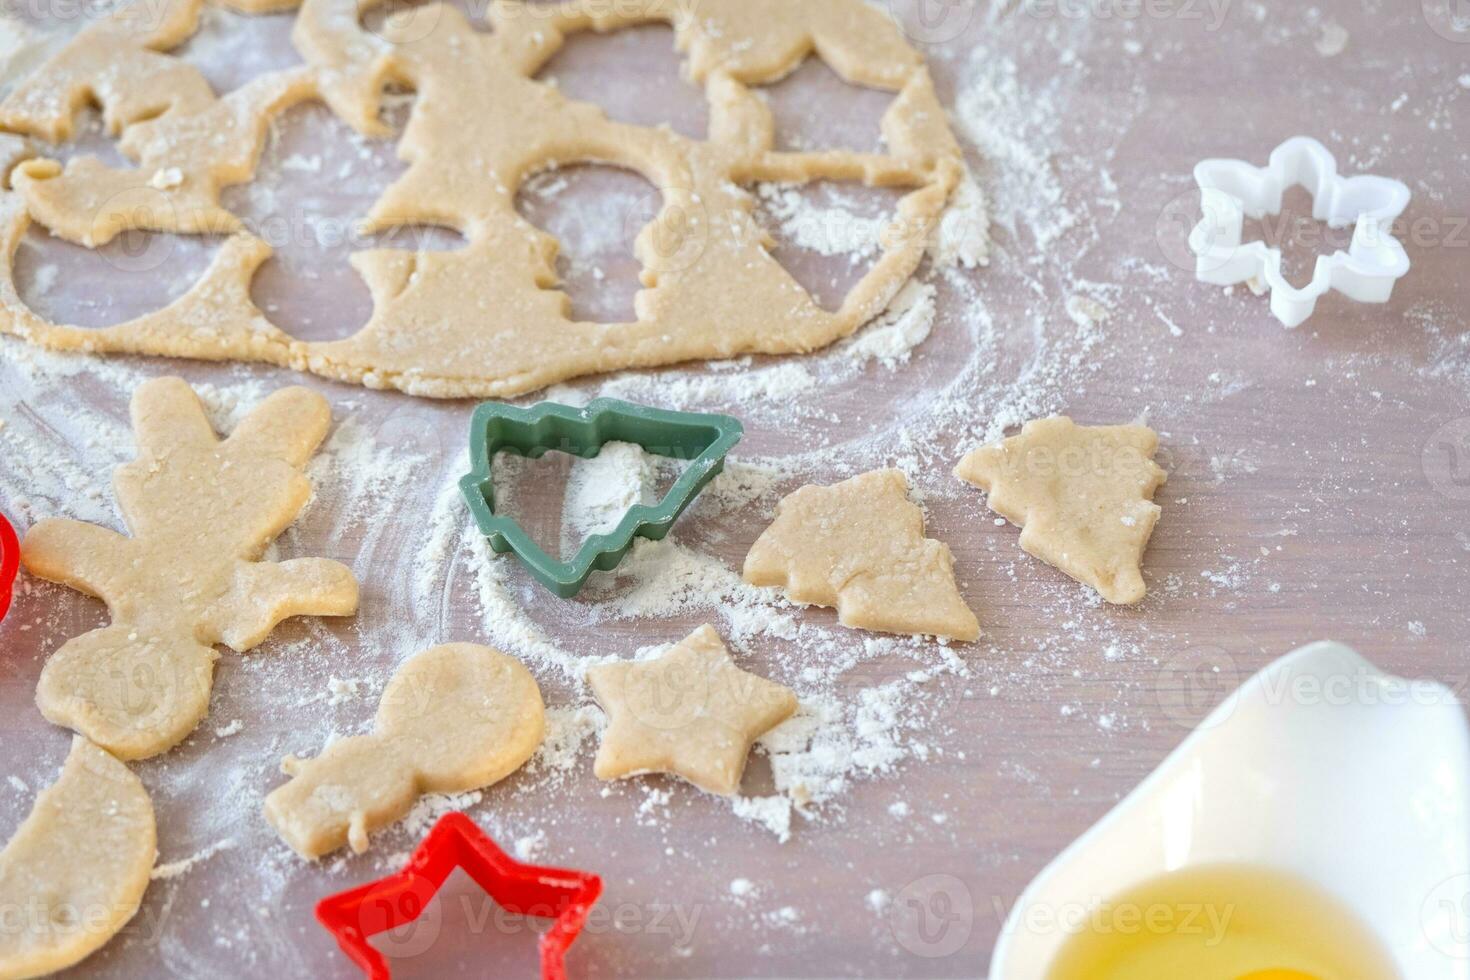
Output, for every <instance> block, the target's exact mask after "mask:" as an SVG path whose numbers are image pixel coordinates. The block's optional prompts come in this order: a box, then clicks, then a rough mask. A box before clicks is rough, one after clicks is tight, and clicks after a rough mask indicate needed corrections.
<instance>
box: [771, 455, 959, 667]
mask: <svg viewBox="0 0 1470 980" xmlns="http://www.w3.org/2000/svg"><path fill="white" fill-rule="evenodd" d="M745 581H747V582H749V583H750V584H751V585H774V586H780V587H783V588H785V590H786V597H787V598H789V599H790V600H791V601H793V602H800V603H804V604H807V605H815V606H836V607H837V618H838V620H839V621H840V622H841V623H842V624H843V625H844V626H853V627H856V628H858V629H869V630H880V631H882V632H885V633H909V634H915V633H927V634H931V635H934V636H943V637H949V638H951V639H955V640H974V639H977V638H978V637H979V636H980V623H979V622H978V621H977V620H976V619H975V614H974V613H973V612H971V611H970V607H969V606H967V605H966V604H965V600H964V599H963V598H962V597H961V596H960V592H959V588H958V587H957V586H956V585H955V580H954V556H953V555H952V554H951V553H950V550H949V547H948V546H947V545H945V544H944V543H942V542H940V541H936V540H934V539H933V538H926V537H924V512H923V511H921V510H920V509H919V508H918V507H917V506H916V505H914V504H913V503H911V502H910V501H909V499H908V481H907V480H906V479H905V478H904V475H903V473H902V472H900V471H899V470H893V469H889V470H873V471H872V472H870V473H864V474H862V475H860V476H855V477H853V478H851V479H849V480H843V481H842V482H841V483H835V484H833V485H832V486H827V487H820V486H807V487H802V488H801V489H800V490H797V491H796V492H794V493H792V494H790V495H789V496H787V497H785V498H784V499H782V500H781V502H780V503H779V504H777V505H776V519H775V520H774V521H773V522H772V523H771V526H770V527H768V528H766V529H765V531H763V532H761V536H760V537H759V538H757V539H756V542H755V544H754V545H752V546H751V549H750V553H749V554H748V555H746V556H745Z"/></svg>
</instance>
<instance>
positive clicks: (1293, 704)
mask: <svg viewBox="0 0 1470 980" xmlns="http://www.w3.org/2000/svg"><path fill="white" fill-rule="evenodd" d="M1222 862H1223V863H1235V864H1241V863H1245V864H1251V865H1256V866H1264V867H1266V868H1269V869H1273V870H1278V871H1282V872H1286V873H1290V874H1293V875H1295V876H1297V877H1299V878H1302V879H1305V880H1306V881H1308V882H1311V883H1313V884H1315V885H1317V886H1318V887H1319V888H1321V889H1322V890H1324V891H1326V892H1327V893H1328V894H1330V895H1332V896H1333V897H1335V898H1336V899H1338V900H1339V901H1340V902H1341V903H1342V904H1343V905H1345V906H1346V907H1347V908H1348V909H1349V910H1350V911H1352V912H1354V913H1355V914H1356V915H1357V917H1358V918H1359V919H1360V920H1361V921H1362V922H1364V923H1366V924H1368V925H1369V926H1370V927H1371V929H1372V932H1373V933H1374V935H1375V937H1376V939H1377V940H1378V942H1379V944H1380V945H1382V946H1383V947H1384V948H1385V949H1386V950H1387V951H1388V952H1389V953H1390V954H1391V955H1392V957H1393V960H1394V962H1395V964H1396V966H1397V967H1398V970H1399V972H1400V973H1401V974H1402V976H1403V978H1404V980H1470V726H1467V723H1466V717H1465V711H1464V709H1463V708H1462V706H1461V705H1460V704H1459V702H1458V700H1457V699H1456V697H1455V696H1454V694H1453V693H1452V692H1451V691H1450V690H1449V689H1448V688H1445V687H1443V686H1442V685H1439V684H1433V683H1430V682H1425V681H1406V680H1404V679H1403V678H1399V677H1394V676H1391V675H1389V674H1385V673H1383V672H1382V671H1380V670H1379V669H1378V668H1376V667H1374V666H1373V665H1372V664H1370V663H1369V662H1368V661H1366V660H1364V659H1363V658H1362V657H1360V656H1359V655H1358V654H1357V653H1355V652H1354V651H1352V650H1351V649H1349V648H1348V647H1345V646H1342V645H1341V644H1337V643H1314V644H1312V645H1310V646H1305V647H1302V648H1301V649H1299V650H1296V651H1294V652H1293V653H1290V654H1288V655H1287V656H1285V657H1283V658H1282V659H1280V660H1278V661H1276V662H1275V663H1273V664H1271V665H1270V666H1268V667H1266V668H1265V669H1264V670H1262V671H1261V672H1260V673H1258V674H1256V675H1255V676H1254V677H1252V678H1250V679H1249V680H1248V681H1246V682H1245V684H1243V685H1241V687H1240V689H1239V690H1237V691H1236V692H1235V693H1234V694H1232V695H1231V696H1230V697H1228V698H1227V699H1226V700H1225V701H1224V702H1223V703H1222V704H1221V705H1220V706H1219V707H1218V708H1216V709H1215V710H1214V711H1213V712H1212V713H1211V714H1210V715H1209V716H1208V717H1207V718H1206V719H1205V720H1204V721H1203V722H1201V723H1200V725H1199V727H1198V728H1197V729H1196V730H1195V731H1194V732H1193V733H1191V734H1190V736H1189V737H1188V738H1187V739H1185V741H1184V743H1183V744H1181V745H1180V746H1179V748H1177V749H1176V750H1174V752H1173V753H1172V754H1171V755H1170V756H1169V757H1168V758H1167V759H1165V760H1164V762H1163V763H1162V764H1161V765H1160V766H1159V768H1158V769H1156V770H1154V772H1153V773H1151V774H1150V775H1149V776H1148V777H1147V778H1146V779H1144V781H1143V782H1142V783H1140V784H1139V786H1138V788H1137V789H1135V790H1134V791H1133V792H1132V793H1130V794H1129V795H1128V796H1127V797H1126V798H1125V799H1124V800H1123V801H1122V802H1120V803H1119V804H1118V805H1117V806H1116V807H1114V808H1113V810H1112V811H1111V812H1110V813H1108V815H1107V816H1105V817H1103V818H1102V820H1100V821H1098V823H1097V824H1096V825H1095V826H1093V827H1092V828H1091V829H1090V830H1088V831H1087V832H1086V833H1085V834H1083V835H1082V836H1081V837H1079V838H1078V839H1077V840H1076V841H1075V842H1073V843H1072V845H1071V846H1070V847H1068V848H1067V849H1066V850H1065V851H1063V852H1062V854H1061V855H1060V856H1058V857H1057V858H1056V860H1054V861H1053V862H1052V863H1051V864H1050V865H1049V866H1047V868H1046V869H1045V870H1043V871H1042V872H1041V874H1039V875H1038V876H1037V877H1036V879H1035V880H1034V881H1032V882H1031V884H1030V885H1029V886H1028V887H1027V888H1026V890H1025V892H1023V893H1022V895H1021V897H1020V899H1019V900H1018V901H1017V902H1016V905H1015V906H1014V907H1013V908H1012V909H1011V913H1010V915H1009V916H1008V917H1007V919H1006V923H1005V926H1004V927H1003V928H1002V930H1001V935H1000V938H999V940H998V942H997V944H996V948H995V954H994V956H993V957H992V958H991V963H990V980H1041V978H1042V977H1044V976H1045V973H1046V969H1047V966H1048V964H1050V963H1051V961H1052V959H1053V958H1054V957H1055V956H1056V954H1057V952H1058V950H1059V949H1060V948H1061V947H1062V945H1063V944H1064V943H1065V942H1066V940H1067V939H1068V938H1069V935H1070V934H1069V933H1068V932H1067V931H1066V930H1065V929H1064V928H1061V927H1056V928H1038V927H1037V923H1047V922H1054V921H1056V919H1057V916H1058V912H1059V910H1068V909H1077V908H1079V907H1084V908H1085V907H1090V906H1091V905H1093V904H1095V903H1096V902H1098V901H1100V900H1106V899H1108V898H1111V897H1113V896H1115V895H1117V894H1118V893H1119V892H1122V891H1125V890H1127V889H1128V888H1131V887H1133V886H1134V885H1137V884H1140V883H1142V882H1143V881H1145V880H1147V879H1149V878H1153V877H1156V876H1158V875H1160V874H1164V873H1166V872H1171V871H1178V870H1180V869H1182V868H1188V867H1191V866H1194V865H1202V864H1218V863H1222Z"/></svg>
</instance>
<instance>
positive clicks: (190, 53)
mask: <svg viewBox="0 0 1470 980" xmlns="http://www.w3.org/2000/svg"><path fill="white" fill-rule="evenodd" d="M295 22H296V14H295V12H294V11H292V12H290V13H282V14H254V15H245V14H238V13H235V12H234V11H232V10H225V9H223V8H220V7H216V6H213V5H212V4H210V5H206V6H205V7H204V8H203V9H202V10H201V11H200V12H199V30H198V31H196V32H195V33H194V35H193V36H192V37H190V38H189V40H187V41H185V42H184V44H183V45H182V46H181V47H179V48H177V49H175V50H174V51H172V52H171V54H173V55H174V56H175V57H177V58H181V59H182V60H184V61H187V62H188V63H189V64H191V65H193V66H194V67H195V68H197V69H198V70H199V73H200V74H201V75H203V76H204V79H205V81H207V82H209V86H210V88H212V89H214V91H215V94H216V95H224V94H226V93H228V92H233V91H234V90H235V89H237V88H239V87H240V86H241V85H244V84H245V83H246V82H248V81H250V80H251V79H254V78H258V77H260V76H261V75H265V74H268V73H270V72H273V71H280V70H282V69H286V68H294V67H295V66H297V65H300V64H302V61H301V55H299V54H297V53H296V49H295V48H294V47H292V45H291V26H292V25H293V24H294V23H295Z"/></svg>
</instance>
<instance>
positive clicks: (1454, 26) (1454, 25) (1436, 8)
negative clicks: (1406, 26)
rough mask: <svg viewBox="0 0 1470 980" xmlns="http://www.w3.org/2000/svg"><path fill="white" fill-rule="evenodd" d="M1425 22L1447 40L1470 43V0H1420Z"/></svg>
mask: <svg viewBox="0 0 1470 980" xmlns="http://www.w3.org/2000/svg"><path fill="white" fill-rule="evenodd" d="M1419 5H1420V7H1421V8H1422V9H1423V11H1424V22H1425V23H1426V24H1428V25H1429V29H1430V30H1431V31H1433V32H1434V33H1436V34H1438V35H1439V36H1440V37H1442V38H1444V39H1445V40H1446V41H1453V42H1455V43H1456V44H1470V0H1420V2H1419Z"/></svg>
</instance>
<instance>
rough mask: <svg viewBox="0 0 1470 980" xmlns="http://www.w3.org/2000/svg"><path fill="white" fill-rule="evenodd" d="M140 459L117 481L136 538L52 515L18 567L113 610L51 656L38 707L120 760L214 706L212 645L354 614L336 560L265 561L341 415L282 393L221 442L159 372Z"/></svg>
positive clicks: (353, 599) (311, 397)
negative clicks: (291, 621)
mask: <svg viewBox="0 0 1470 980" xmlns="http://www.w3.org/2000/svg"><path fill="white" fill-rule="evenodd" d="M132 419H133V430H134V432H135V433H136V436H137V442H138V457H137V459H135V460H134V461H133V462H131V463H128V464H126V465H124V466H121V467H119V468H118V470H117V473H116V474H115V476H114V479H113V485H114V489H115V491H116V494H117V499H118V504H119V506H120V508H121V510H122V515H123V520H124V521H125V522H126V524H127V526H128V530H129V531H130V532H131V534H132V536H131V537H126V536H124V535H122V534H118V533H116V532H114V531H110V530H107V529H106V528H102V527H98V526H96V525H94V524H83V523H81V522H79V521H73V520H64V519H52V520H44V521H41V522H40V523H38V524H37V525H36V526H34V527H33V528H31V530H30V533H28V534H27V535H26V538H25V543H24V545H23V546H22V548H21V559H22V560H23V561H24V562H25V565H26V568H27V569H29V570H30V571H31V573H32V574H34V575H38V576H40V577H41V578H44V579H49V580H51V581H53V582H60V583H62V584H64V585H68V586H70V587H72V588H74V589H78V590H80V591H82V592H85V593H87V594H89V595H94V596H97V597H99V598H101V599H102V600H104V601H105V602H106V603H107V608H108V611H109V613H110V614H111V616H112V624H111V625H110V626H106V627H103V628H102V629H97V630H93V631H92V632H90V633H87V634H84V635H82V636H79V637H75V638H74V639H72V640H69V641H68V642H67V643H66V644H65V645H64V646H62V648H61V649H60V650H58V651H57V652H56V653H55V654H53V655H52V657H51V659H50V660H49V661H47V663H46V666H45V669H43V670H42V671H41V680H40V684H39V685H38V686H37V690H36V704H37V705H38V706H39V707H40V709H41V713H42V714H43V715H45V716H46V717H47V718H48V719H49V720H51V721H52V722H54V723H56V724H58V725H64V726H66V727H68V728H71V729H73V730H75V731H78V732H80V733H82V734H83V735H86V736H87V737H88V738H90V739H91V740H92V741H93V742H96V743H97V744H98V745H100V746H102V747H103V748H104V749H106V750H107V751H109V752H111V753H112V754H113V755H115V756H117V757H118V758H120V759H142V758H146V757H148V756H152V755H156V754H158V753H160V752H164V751H166V750H168V749H169V748H171V747H172V746H174V745H176V744H178V743H179V742H180V741H181V740H182V739H183V738H184V737H185V736H187V735H188V734H189V732H191V731H193V729H194V727H195V726H196V725H197V724H198V723H199V721H200V720H201V719H203V717H204V715H205V713H206V712H207V711H208V709H209V692H210V687H211V685H212V683H213V675H214V661H215V659H216V657H217V656H218V654H216V652H215V650H214V644H216V643H222V644H224V645H225V646H228V647H230V648H231V649H233V650H236V651H239V652H244V651H246V650H249V649H251V648H252V647H254V646H256V645H257V644H259V643H260V642H261V641H263V640H264V639H265V638H266V636H267V635H268V634H269V633H270V631H271V630H272V629H274V628H275V626H276V625H277V624H278V623H280V622H281V621H282V620H284V619H286V618H288V617H291V616H303V615H320V616H347V615H351V614H352V613H354V612H356V610H357V582H356V581H355V580H354V579H353V577H352V573H351V572H350V571H349V570H348V569H347V568H346V566H344V565H341V564H339V563H337V562H334V561H328V560H325V559H321V558H297V559H293V560H290V561H283V562H268V561H261V560H260V558H261V555H262V554H263V553H264V552H265V549H266V546H267V545H269V544H270V542H271V541H272V540H273V539H274V538H275V537H276V536H277V535H278V534H280V533H281V532H282V531H284V530H285V529H286V527H287V526H288V525H289V524H290V523H291V522H292V521H293V520H294V519H295V517H296V514H297V513H298V512H299V511H300V510H301V508H302V507H304V506H305V505H306V502H307V500H308V499H309V498H310V496H311V484H310V483H309V482H308V481H307V479H306V476H305V475H304V474H303V473H302V472H301V468H302V467H303V466H304V465H305V463H306V461H307V460H308V459H309V458H310V457H311V455H312V453H313V452H314V451H315V450H316V447H317V446H318V445H319V444H320V443H321V441H322V438H323V437H324V436H325V435H326V432H327V428H328V426H329V425H330V423H331V411H330V409H329V408H328V407H327V403H326V400H325V399H323V398H322V397H321V396H320V395H317V394H315V393H314V392H311V391H308V390H307V389H305V388H287V389H284V390H282V391H277V392H275V393H274V394H272V395H271V396H270V397H269V398H267V399H266V400H265V401H264V402H262V403H261V404H260V405H259V406H257V407H256V408H255V410H254V411H253V412H251V413H250V415H249V416H247V417H246V418H245V420H244V421H242V422H241V423H240V424H239V425H238V426H237V427H236V428H235V431H234V432H233V433H232V434H231V435H230V437H229V438H228V439H225V440H220V439H219V438H217V437H216V435H215V433H214V429H213V428H212V427H211V426H210V423H209V420H208V419H207V418H206V417H205V414H204V408H203V406H202V405H201V404H200V403H199V399H198V397H197V396H195V394H194V392H193V390H192V389H190V387H189V386H188V385H187V384H185V383H184V382H183V381H182V380H180V379H178V378H160V379H156V380H153V381H149V382H148V383H147V384H145V385H143V386H142V387H140V388H139V389H138V390H137V392H136V393H135V394H134V396H133V401H132Z"/></svg>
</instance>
